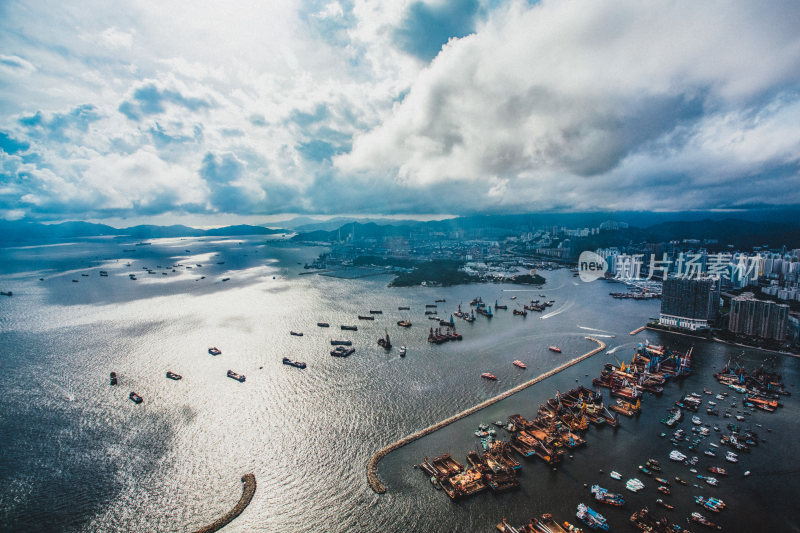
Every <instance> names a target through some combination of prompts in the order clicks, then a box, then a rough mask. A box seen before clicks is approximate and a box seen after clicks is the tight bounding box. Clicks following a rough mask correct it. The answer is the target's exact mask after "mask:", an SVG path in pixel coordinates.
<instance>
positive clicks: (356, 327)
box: [340, 326, 358, 331]
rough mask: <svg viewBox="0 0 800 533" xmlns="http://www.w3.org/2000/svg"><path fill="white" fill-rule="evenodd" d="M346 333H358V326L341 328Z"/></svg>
mask: <svg viewBox="0 0 800 533" xmlns="http://www.w3.org/2000/svg"><path fill="white" fill-rule="evenodd" d="M340 327H341V328H342V329H343V330H345V331H358V326H340Z"/></svg>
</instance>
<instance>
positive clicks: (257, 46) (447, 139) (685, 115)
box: [0, 0, 800, 225]
mask: <svg viewBox="0 0 800 533" xmlns="http://www.w3.org/2000/svg"><path fill="white" fill-rule="evenodd" d="M0 10H1V11H2V14H3V22H2V23H0V24H2V28H3V32H2V34H0V39H2V41H0V42H2V44H3V53H2V54H0V84H2V86H3V89H4V98H3V99H2V101H0V158H1V159H2V162H1V163H0V168H1V169H2V170H0V172H1V173H2V174H0V178H2V183H3V185H2V188H0V218H2V219H7V220H43V221H59V220H76V219H77V220H94V221H103V220H111V221H119V220H141V221H144V220H148V219H151V218H153V219H157V220H160V221H164V222H162V223H165V222H166V221H169V220H191V221H201V220H206V221H207V224H208V225H214V224H218V223H225V221H235V220H242V219H246V220H249V221H250V222H251V223H252V222H255V221H256V220H257V219H260V220H270V219H272V220H276V219H280V218H286V217H284V216H283V215H284V214H292V215H295V214H300V215H304V214H309V215H323V216H334V215H340V214H348V215H357V216H375V215H392V216H395V217H398V218H419V217H424V218H429V219H430V218H436V217H438V216H441V217H446V216H455V215H468V214H474V213H507V212H532V211H544V212H548V211H550V212H559V211H560V212H572V211H579V212H580V211H618V210H625V211H631V210H642V211H667V212H668V211H689V210H701V211H702V210H731V211H733V212H736V211H742V210H744V211H747V210H751V209H761V208H781V207H789V208H792V207H797V206H798V205H800V190H798V188H797V187H796V183H797V181H798V156H797V154H798V153H800V150H798V148H799V147H800V128H798V126H797V124H800V120H797V119H798V118H800V117H798V115H800V100H798V96H797V94H798V91H797V89H798V88H800V75H798V74H797V73H798V72H800V68H798V67H800V51H799V50H800V46H798V43H799V42H800V37H798V35H797V32H796V31H795V27H796V23H797V18H798V15H797V9H796V8H795V6H794V5H792V4H791V3H773V4H770V5H769V6H758V8H756V7H755V6H748V5H730V4H703V5H698V4H694V3H688V2H685V3H669V4H667V3H659V4H649V5H647V6H643V5H639V4H636V3H632V2H609V3H604V4H602V5H600V4H593V3H589V2H572V3H560V2H541V3H535V4H528V3H524V2H510V3H507V4H496V3H493V2H480V1H475V0H466V1H458V2H429V3H425V2H402V3H395V4H392V5H391V6H389V5H382V6H379V7H376V6H370V5H368V4H366V3H363V2H337V1H332V2H307V3H301V4H294V3H285V4H270V5H269V6H263V5H258V6H256V5H255V4H236V6H235V9H233V8H226V7H225V6H221V5H219V4H197V3H191V4H189V3H175V4H171V5H170V9H169V11H167V12H163V10H162V8H161V6H157V5H156V4H147V3H137V4H135V5H133V4H132V5H125V6H120V5H116V6H113V5H104V4H100V3H98V4H96V5H85V4H82V5H81V6H68V5H60V4H53V5H48V4H46V3H35V4H23V3H18V2H7V3H4V4H3V6H2V7H0Z"/></svg>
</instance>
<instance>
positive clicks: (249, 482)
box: [194, 474, 256, 533]
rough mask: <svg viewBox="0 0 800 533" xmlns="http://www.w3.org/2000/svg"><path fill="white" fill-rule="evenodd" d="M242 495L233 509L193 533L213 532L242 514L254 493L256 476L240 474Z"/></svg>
mask: <svg viewBox="0 0 800 533" xmlns="http://www.w3.org/2000/svg"><path fill="white" fill-rule="evenodd" d="M242 483H243V484H244V485H243V486H242V497H241V498H239V501H238V503H237V504H236V505H234V506H233V509H231V510H230V511H228V512H227V513H225V514H224V515H222V516H221V517H220V518H218V519H217V520H215V521H214V522H212V523H211V524H209V525H207V526H205V527H201V528H200V529H198V530H197V531H195V532H194V533H214V532H215V531H219V530H220V529H222V528H223V527H225V526H227V525H228V524H230V523H231V522H233V520H234V519H235V518H236V517H237V516H239V515H240V514H242V511H244V510H245V508H246V507H247V506H248V505H250V501H251V500H252V499H253V495H254V494H255V493H256V476H254V475H253V474H245V475H243V476H242Z"/></svg>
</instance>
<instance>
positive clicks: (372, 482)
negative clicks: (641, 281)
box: [367, 337, 606, 494]
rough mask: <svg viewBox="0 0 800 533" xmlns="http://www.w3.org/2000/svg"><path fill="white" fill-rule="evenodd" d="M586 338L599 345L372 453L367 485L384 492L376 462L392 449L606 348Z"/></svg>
mask: <svg viewBox="0 0 800 533" xmlns="http://www.w3.org/2000/svg"><path fill="white" fill-rule="evenodd" d="M586 339H587V340H590V341H593V342H596V343H597V344H598V345H599V346H598V347H597V348H595V349H594V350H592V351H590V352H587V353H585V354H583V355H581V356H579V357H576V358H575V359H572V360H570V361H568V362H566V363H564V364H563V365H560V366H557V367H556V368H554V369H552V370H550V371H548V372H545V373H544V374H541V375H539V376H537V377H535V378H533V379H532V380H530V381H526V382H525V383H522V384H521V385H517V386H516V387H514V388H513V389H509V390H507V391H506V392H503V393H501V394H499V395H497V396H495V397H493V398H489V399H488V400H486V401H484V402H481V403H479V404H478V405H476V406H474V407H470V408H469V409H467V410H466V411H462V412H460V413H458V414H456V415H453V416H451V417H450V418H447V419H445V420H442V421H441V422H437V423H436V424H433V425H432V426H429V427H427V428H425V429H422V430H420V431H417V432H416V433H412V434H411V435H408V436H407V437H403V438H402V439H400V440H398V441H396V442H393V443H391V444H389V445H388V446H385V447H383V448H381V449H380V450H378V451H377V452H376V453H375V455H373V456H372V457H371V458H370V460H369V462H368V463H367V482H368V483H369V486H370V487H372V490H374V491H375V492H377V493H378V494H383V493H385V492H386V487H385V486H384V484H383V483H381V480H380V479H379V478H378V464H379V463H380V462H381V459H383V458H384V457H386V456H387V455H388V454H389V453H390V452H393V451H394V450H396V449H398V448H402V447H403V446H405V445H406V444H409V443H411V442H414V441H415V440H417V439H419V438H421V437H424V436H425V435H430V434H431V433H433V432H434V431H437V430H439V429H441V428H443V427H445V426H448V425H450V424H452V423H453V422H455V421H456V420H461V419H462V418H464V417H465V416H469V415H471V414H472V413H475V412H477V411H480V410H481V409H483V408H485V407H489V406H490V405H493V404H495V403H497V402H499V401H500V400H504V399H506V398H508V397H509V396H511V395H512V394H516V393H518V392H519V391H521V390H524V389H527V388H528V387H530V386H531V385H535V384H537V383H539V382H540V381H543V380H545V379H547V378H549V377H550V376H554V375H556V374H558V373H559V372H561V371H563V370H566V369H567V368H569V367H571V366H572V365H575V364H578V363H580V362H581V361H583V360H584V359H587V358H589V357H591V356H593V355H594V354H596V353H598V352H602V351H603V350H605V349H606V344H605V343H604V342H603V341H601V340H599V339H596V338H594V337H586Z"/></svg>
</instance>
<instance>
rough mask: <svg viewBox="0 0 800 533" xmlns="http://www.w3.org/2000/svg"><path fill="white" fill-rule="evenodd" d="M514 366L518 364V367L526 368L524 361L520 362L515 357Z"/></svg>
mask: <svg viewBox="0 0 800 533" xmlns="http://www.w3.org/2000/svg"><path fill="white" fill-rule="evenodd" d="M514 366H518V367H520V368H528V365H526V364H525V363H523V362H522V361H520V360H519V359H517V360H516V361H514Z"/></svg>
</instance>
